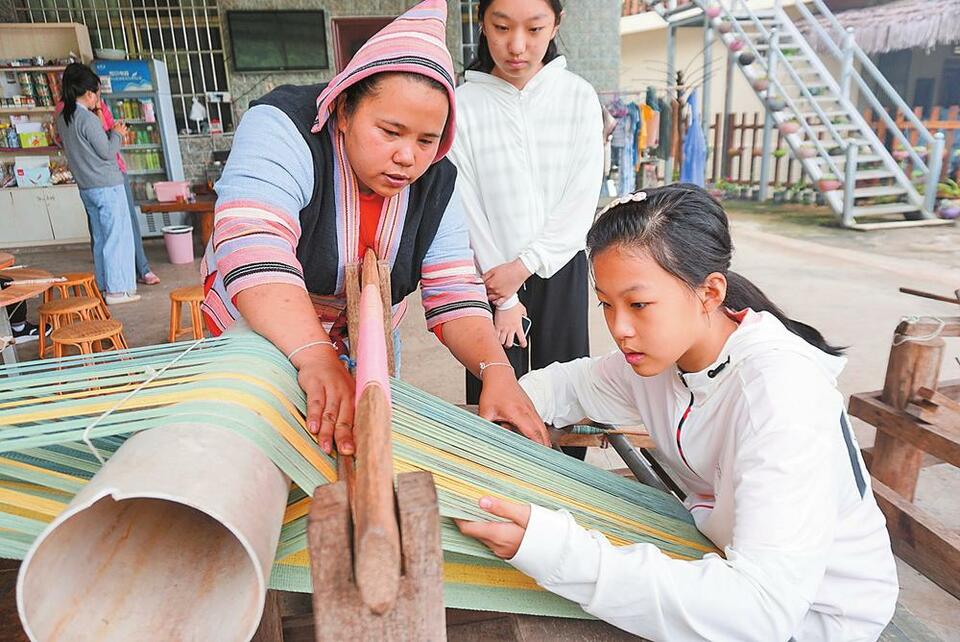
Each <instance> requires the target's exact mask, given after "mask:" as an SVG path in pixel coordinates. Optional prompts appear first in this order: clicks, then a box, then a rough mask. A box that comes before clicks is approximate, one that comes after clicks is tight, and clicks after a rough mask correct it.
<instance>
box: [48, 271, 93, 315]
mask: <svg viewBox="0 0 960 642" xmlns="http://www.w3.org/2000/svg"><path fill="white" fill-rule="evenodd" d="M60 276H62V277H63V278H64V279H66V281H60V282H59V283H54V284H53V285H51V286H50V289H49V290H47V291H46V292H44V293H43V302H44V303H46V302H47V301H52V300H53V299H54V298H55V297H54V296H53V295H54V293H56V294H59V295H60V298H61V299H66V298H68V297H72V296H89V297H96V298H97V299H99V300H100V308H101V310H102V311H103V318H104V319H109V318H110V310H109V308H107V304H106V302H104V300H103V294H101V293H100V288H98V287H97V279H96V277H94V276H93V273H92V272H67V273H66V274H61V275H60Z"/></svg>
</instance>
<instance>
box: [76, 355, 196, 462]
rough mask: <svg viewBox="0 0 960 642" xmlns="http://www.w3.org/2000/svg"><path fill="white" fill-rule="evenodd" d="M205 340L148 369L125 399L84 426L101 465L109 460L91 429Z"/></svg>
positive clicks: (94, 454) (84, 437) (87, 442)
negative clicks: (100, 448)
mask: <svg viewBox="0 0 960 642" xmlns="http://www.w3.org/2000/svg"><path fill="white" fill-rule="evenodd" d="M203 342H204V339H199V340H197V341H194V342H193V343H191V344H190V347H189V348H187V349H186V350H184V351H183V352H181V353H180V354H178V355H177V357H176V358H175V359H174V360H173V361H171V362H170V363H168V364H167V365H165V366H163V367H162V368H160V369H159V370H156V371H153V373H152V374H150V372H151V370H152V368H150V369H148V370H147V371H146V374H149V376H148V377H147V378H146V379H144V380H143V382H142V383H141V384H140V385H139V386H137V387H136V388H134V389H133V390H131V391H130V392H129V393H128V394H127V396H126V397H124V398H123V399H121V400H120V401H118V402H117V403H115V404H113V407H111V408H110V409H109V410H107V411H106V412H105V413H103V414H102V415H100V416H99V417H97V418H96V419H95V420H94V421H93V422H92V423H91V424H90V425H89V426H87V427H86V428H84V430H83V443H85V444H86V445H87V448H89V449H90V452H92V453H93V456H94V457H96V458H97V459H98V460H99V461H100V465H101V466H102V465H103V464H105V463H107V462H106V461H104V459H103V457H101V456H100V452H99V451H98V450H97V449H96V448H94V446H93V442H91V441H90V431H91V430H93V429H94V428H95V427H96V426H97V425H98V424H99V423H100V422H101V421H103V420H104V419H106V418H107V417H109V416H110V414H111V413H113V411H114V410H116V409H117V408H119V407H120V406H122V405H123V404H125V403H126V402H127V400H129V399H130V398H131V397H133V395H135V394H137V393H138V392H140V391H141V390H143V387H144V386H146V385H147V384H149V383H150V382H151V381H153V380H154V379H156V378H157V377H159V376H160V375H162V374H163V373H164V372H166V371H167V368H169V367H170V366H172V365H173V364H175V363H176V362H178V361H180V359H182V358H183V357H184V356H186V354H187V353H188V352H190V351H191V350H193V349H194V348H196V347H197V346H198V345H200V344H201V343H203Z"/></svg>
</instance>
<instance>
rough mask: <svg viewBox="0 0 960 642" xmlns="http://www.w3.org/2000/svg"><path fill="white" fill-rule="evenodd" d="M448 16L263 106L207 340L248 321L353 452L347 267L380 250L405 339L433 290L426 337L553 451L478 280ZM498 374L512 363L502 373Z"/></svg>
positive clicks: (429, 17) (274, 95)
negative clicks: (455, 144) (410, 298)
mask: <svg viewBox="0 0 960 642" xmlns="http://www.w3.org/2000/svg"><path fill="white" fill-rule="evenodd" d="M445 21H446V3H445V2H443V1H442V0H426V1H425V2H421V3H420V4H418V5H417V6H415V7H414V8H412V9H410V10H409V11H408V12H407V13H405V14H404V15H402V16H400V17H399V18H397V19H396V20H395V21H394V22H393V23H391V24H390V25H388V26H387V27H385V28H384V29H383V30H382V31H380V32H379V33H377V34H376V35H374V36H373V37H372V38H371V39H370V40H369V41H368V42H367V43H366V44H365V45H364V46H363V47H362V48H361V49H360V50H359V51H358V52H357V54H356V55H355V56H354V57H353V59H352V60H351V61H350V63H349V65H348V66H347V67H346V69H344V70H343V71H342V72H341V73H340V74H338V75H337V76H336V77H335V78H334V79H333V80H332V81H331V82H330V83H329V84H327V85H326V86H323V85H314V86H303V87H295V86H283V87H279V88H277V89H276V90H274V91H272V92H270V93H269V94H267V95H266V96H264V97H263V98H261V99H260V100H258V101H255V102H254V103H253V104H252V105H251V108H250V110H249V111H247V113H246V114H245V115H244V118H243V121H242V122H241V123H240V126H239V127H238V129H237V132H236V136H235V138H234V143H233V147H232V149H231V153H230V160H229V161H228V162H227V166H226V168H225V170H224V174H223V176H222V178H221V179H220V181H219V182H218V183H217V186H216V189H217V194H218V197H219V198H218V201H217V211H216V223H215V226H214V232H213V237H212V239H211V242H210V245H209V246H208V248H207V253H206V256H205V258H204V262H203V266H202V268H201V269H202V273H203V277H204V287H205V290H206V297H205V300H204V303H203V310H204V313H205V317H206V321H207V324H208V327H209V328H210V330H211V331H212V332H213V333H214V334H219V333H220V332H221V331H222V330H224V329H225V328H226V327H228V326H229V325H230V324H231V323H232V322H233V321H234V320H236V319H237V318H239V317H243V318H244V320H245V321H246V322H247V323H248V324H249V325H250V326H251V327H252V329H253V330H255V331H256V332H258V333H259V334H261V335H263V336H264V337H266V338H267V339H269V340H270V341H271V342H273V343H274V345H276V346H277V347H278V348H279V349H280V350H282V351H283V352H284V354H287V355H288V357H289V358H290V361H291V362H292V363H293V365H294V366H295V367H296V368H297V369H298V371H299V376H298V379H299V383H300V385H301V387H302V388H303V390H304V392H305V393H306V395H307V425H308V427H309V429H310V430H311V432H313V433H315V434H317V435H318V440H319V443H320V445H321V447H322V448H323V449H324V450H325V451H326V452H330V451H331V449H332V447H333V443H334V441H336V445H337V448H338V450H339V451H340V452H342V453H344V454H352V452H353V439H352V435H351V428H352V423H353V387H354V384H353V381H352V379H351V378H350V375H349V374H348V372H347V370H346V369H345V368H344V366H343V363H342V362H341V361H340V360H339V358H338V357H339V354H340V353H342V352H343V351H344V350H345V346H344V338H345V334H346V314H345V307H346V302H345V293H344V266H345V265H346V264H347V263H351V262H353V261H356V260H357V259H358V258H360V257H362V255H363V253H364V252H365V251H366V249H367V248H372V249H374V250H375V251H376V253H377V255H378V256H379V258H381V259H383V260H387V261H389V263H390V266H391V285H392V298H393V304H394V305H393V319H394V328H396V326H397V324H398V323H399V321H400V318H401V317H402V315H403V311H404V298H405V297H406V296H407V295H408V294H410V293H411V292H413V291H414V290H416V289H417V287H420V288H421V290H422V297H423V304H424V309H425V311H426V318H427V327H428V328H429V329H430V330H432V331H434V332H435V333H436V334H437V336H438V337H439V338H440V340H441V341H442V342H443V343H444V344H445V345H446V346H447V348H448V349H449V350H450V352H451V353H452V354H453V355H454V356H455V357H456V358H457V359H458V360H459V361H460V362H461V363H463V365H464V366H465V367H466V368H467V369H468V370H470V371H471V372H472V373H474V374H475V375H477V376H480V377H482V379H483V381H484V390H483V396H482V397H481V399H480V412H481V414H482V415H483V416H484V417H486V418H488V419H491V420H494V421H505V422H509V423H512V424H514V425H515V426H516V427H517V428H518V429H519V430H520V431H521V432H523V434H525V435H527V436H528V437H530V438H532V439H535V440H537V441H540V442H541V443H545V444H546V443H548V437H547V435H546V431H545V428H544V426H543V424H542V422H540V421H539V418H538V417H537V415H536V412H535V411H534V409H533V406H532V404H531V403H530V401H529V399H528V398H527V397H526V395H525V394H524V393H523V391H522V390H521V389H520V387H519V385H518V384H517V381H516V378H515V376H514V374H513V372H512V369H511V368H510V367H509V365H508V364H507V360H506V356H505V355H504V352H503V349H502V348H501V347H500V344H499V342H498V341H497V337H496V334H495V332H494V329H493V324H492V322H491V318H490V310H489V307H488V305H487V302H486V296H485V293H484V287H483V282H482V281H481V280H480V279H479V277H478V276H477V274H476V270H475V267H474V259H473V254H472V252H471V250H470V247H469V242H468V232H467V228H466V223H465V221H464V215H463V211H462V206H461V204H460V200H459V196H458V194H457V193H456V191H455V189H454V187H455V182H456V169H455V168H454V167H453V165H452V164H451V163H450V162H449V161H447V160H445V159H444V156H445V155H446V153H447V151H448V150H449V149H450V145H451V142H452V138H453V132H454V90H453V64H452V61H451V59H450V54H449V52H448V51H447V49H446V47H445V45H444V29H445ZM488 366H506V367H490V368H489V370H488V369H487V367H488Z"/></svg>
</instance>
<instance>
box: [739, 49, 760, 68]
mask: <svg viewBox="0 0 960 642" xmlns="http://www.w3.org/2000/svg"><path fill="white" fill-rule="evenodd" d="M756 59H757V57H756V56H754V55H753V54H752V53H750V52H749V51H741V52H740V55H739V56H737V62H739V63H740V65H741V66H742V67H746V66H747V65H752V64H753V61H754V60H756Z"/></svg>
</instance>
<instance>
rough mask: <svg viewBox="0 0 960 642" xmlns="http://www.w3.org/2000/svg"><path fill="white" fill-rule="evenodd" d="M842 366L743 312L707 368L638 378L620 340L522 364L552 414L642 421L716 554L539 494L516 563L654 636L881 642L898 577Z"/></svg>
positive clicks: (563, 421) (531, 388) (534, 394)
mask: <svg viewBox="0 0 960 642" xmlns="http://www.w3.org/2000/svg"><path fill="white" fill-rule="evenodd" d="M844 363H845V360H844V359H842V358H839V357H833V356H830V355H827V354H826V353H824V352H822V351H820V350H817V349H816V348H814V347H812V346H810V345H809V344H807V343H806V342H804V341H803V340H802V339H800V338H799V337H797V336H796V335H794V334H792V333H790V332H789V331H788V330H787V329H786V328H785V327H784V326H783V324H781V323H780V321H779V320H777V319H776V318H775V317H773V316H772V315H770V314H768V313H766V312H762V313H756V312H753V311H749V310H748V311H747V312H746V314H745V315H744V316H743V318H742V321H741V323H740V327H739V328H738V329H737V330H736V331H734V333H733V334H732V335H731V336H730V338H729V339H728V341H727V343H726V345H725V346H724V348H723V351H722V352H721V353H720V357H719V358H718V359H717V361H716V362H715V363H713V364H711V365H710V367H708V368H705V369H704V370H703V371H701V372H694V373H688V374H680V373H679V372H678V371H677V370H676V369H670V370H668V371H665V372H663V373H661V374H658V375H656V376H653V377H640V376H639V375H637V374H636V373H634V372H633V370H631V368H630V366H629V364H627V362H626V361H625V359H624V357H623V355H622V354H621V353H620V352H614V353H611V354H608V355H606V356H603V357H597V358H593V359H590V358H584V359H578V360H576V361H571V362H569V363H563V364H561V363H554V364H553V365H551V366H549V367H547V368H544V369H542V370H538V371H535V372H531V373H530V374H528V375H527V376H525V377H524V378H523V379H522V380H521V382H520V383H521V385H522V386H523V388H524V390H526V392H527V394H528V395H530V398H531V399H532V400H533V402H534V404H535V405H536V407H537V410H538V411H539V412H540V414H541V415H542V417H543V419H544V421H545V422H547V423H550V424H555V425H569V424H572V423H574V422H576V421H578V420H581V419H583V418H585V417H586V418H590V419H594V420H597V421H601V422H605V423H610V424H614V425H636V424H638V423H640V422H642V423H643V424H644V425H645V426H646V427H647V429H648V430H649V431H650V435H651V436H652V438H653V440H654V441H655V443H656V447H657V449H658V451H659V453H660V454H662V455H663V456H664V457H666V459H667V460H669V462H670V464H671V467H672V469H673V472H674V473H676V475H677V476H679V477H680V478H681V479H682V481H683V483H684V484H686V486H687V487H688V488H689V489H690V490H691V491H692V494H691V495H690V496H689V497H688V498H687V499H686V502H685V503H686V506H687V508H688V509H689V510H690V511H691V513H692V514H693V518H694V520H695V521H696V524H697V527H698V528H699V529H700V531H701V532H703V533H704V535H706V536H707V537H709V538H710V539H711V540H712V541H713V542H714V544H716V545H717V547H718V548H719V549H720V550H722V551H723V552H724V557H720V556H718V555H715V554H711V555H707V556H706V557H704V558H703V559H702V560H699V561H694V562H688V561H678V560H673V559H671V558H669V557H667V556H666V555H664V554H663V553H661V552H660V551H659V549H657V548H656V547H655V546H653V545H651V544H637V545H633V546H626V547H621V548H618V547H614V546H612V545H611V544H610V543H609V542H608V541H607V540H606V538H604V537H603V536H602V535H601V534H600V533H597V532H595V531H593V532H588V531H586V530H584V529H583V528H581V527H580V526H578V525H577V524H576V522H574V520H573V518H572V517H571V516H570V515H569V514H568V513H566V512H562V511H561V512H555V511H551V510H547V509H544V508H542V507H539V506H534V507H533V510H532V513H531V516H530V522H529V524H528V526H527V530H526V534H525V536H524V538H523V542H522V544H521V546H520V549H519V550H518V552H517V555H516V556H515V557H514V558H513V559H511V560H509V561H510V563H511V564H513V565H514V566H515V567H516V568H518V569H519V570H521V571H523V572H524V573H526V574H527V575H529V576H531V577H532V578H533V579H534V580H536V581H537V583H538V584H540V585H541V586H542V587H544V588H546V589H548V590H550V591H553V592H554V593H557V594H559V595H562V596H563V597H566V598H568V599H570V600H573V601H574V602H577V603H579V604H580V605H581V606H582V607H583V609H584V610H585V611H587V612H588V613H591V614H593V615H595V616H596V617H598V618H601V619H603V620H606V621H608V622H610V623H612V624H614V625H616V626H618V627H620V628H622V629H625V630H627V631H630V632H632V633H635V634H637V635H641V636H643V637H645V638H649V639H651V640H655V641H656V640H664V641H669V642H678V641H682V640H711V641H713V642H717V641H721V640H731V641H733V640H735V641H737V642H747V641H752V640H756V641H757V642H775V641H780V640H789V639H795V640H797V641H798V642H806V641H809V640H831V641H834V640H844V641H852V640H876V639H877V638H878V637H879V636H880V633H881V632H882V630H883V628H884V626H885V625H886V624H887V623H888V622H889V621H890V619H891V617H892V616H893V611H894V607H895V605H896V600H897V591H898V586H897V574H896V566H895V564H894V558H893V553H892V551H891V549H890V540H889V537H888V535H887V531H886V526H885V522H884V518H883V514H882V513H881V512H880V509H879V508H878V507H877V504H876V502H875V501H874V498H873V493H872V491H871V489H870V476H869V474H868V473H867V472H866V468H865V467H864V465H863V462H862V460H861V458H860V454H859V446H858V445H857V442H856V440H855V438H854V435H853V432H852V430H851V429H850V426H849V421H848V420H847V418H846V415H845V413H844V406H843V397H842V396H841V394H840V392H839V391H838V390H837V389H836V377H837V375H838V374H839V372H840V370H841V369H842V368H843V365H844Z"/></svg>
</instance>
